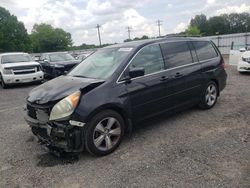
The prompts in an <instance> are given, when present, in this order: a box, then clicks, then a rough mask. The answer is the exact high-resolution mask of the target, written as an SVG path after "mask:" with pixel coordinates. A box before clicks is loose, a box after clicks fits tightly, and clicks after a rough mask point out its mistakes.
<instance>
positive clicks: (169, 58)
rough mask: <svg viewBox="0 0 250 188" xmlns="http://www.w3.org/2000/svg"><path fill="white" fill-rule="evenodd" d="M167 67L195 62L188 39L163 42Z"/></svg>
mask: <svg viewBox="0 0 250 188" xmlns="http://www.w3.org/2000/svg"><path fill="white" fill-rule="evenodd" d="M161 46H162V51H163V56H164V59H165V62H166V66H167V68H174V67H178V66H182V65H187V64H190V63H192V62H193V59H192V55H191V52H190V49H189V46H188V44H187V42H186V41H181V42H169V43H164V44H161Z"/></svg>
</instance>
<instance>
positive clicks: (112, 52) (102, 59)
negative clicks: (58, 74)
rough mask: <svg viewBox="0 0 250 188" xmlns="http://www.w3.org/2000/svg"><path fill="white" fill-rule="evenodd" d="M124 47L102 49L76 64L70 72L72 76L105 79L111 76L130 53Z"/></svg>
mask: <svg viewBox="0 0 250 188" xmlns="http://www.w3.org/2000/svg"><path fill="white" fill-rule="evenodd" d="M122 49H123V48H106V49H101V50H99V51H97V52H95V53H94V54H92V55H91V56H89V57H88V58H86V59H85V60H83V61H82V63H80V64H79V65H78V66H76V67H75V68H74V69H73V70H72V71H71V72H70V73H69V75H70V76H76V77H88V78H98V79H103V80H105V79H106V78H108V77H109V76H111V75H112V74H113V73H114V72H115V70H116V68H117V67H118V66H119V65H120V64H121V62H122V61H123V60H124V59H125V58H126V57H127V55H128V54H129V53H130V51H129V50H122Z"/></svg>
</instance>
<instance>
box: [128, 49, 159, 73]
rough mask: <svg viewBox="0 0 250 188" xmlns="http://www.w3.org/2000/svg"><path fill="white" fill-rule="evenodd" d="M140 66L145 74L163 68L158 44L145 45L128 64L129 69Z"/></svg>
mask: <svg viewBox="0 0 250 188" xmlns="http://www.w3.org/2000/svg"><path fill="white" fill-rule="evenodd" d="M139 67H142V68H144V70H145V75H147V74H151V73H154V72H158V71H161V70H164V61H163V57H162V54H161V49H160V46H159V44H153V45H149V46H146V47H144V48H142V49H141V51H139V53H138V54H137V55H136V56H135V57H134V59H133V60H132V62H131V63H130V65H129V69H130V70H132V69H133V68H139Z"/></svg>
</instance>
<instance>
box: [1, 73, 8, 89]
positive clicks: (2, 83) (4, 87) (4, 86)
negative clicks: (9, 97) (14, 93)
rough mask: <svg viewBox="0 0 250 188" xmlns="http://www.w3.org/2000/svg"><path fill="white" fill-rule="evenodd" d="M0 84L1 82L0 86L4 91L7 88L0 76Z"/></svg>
mask: <svg viewBox="0 0 250 188" xmlns="http://www.w3.org/2000/svg"><path fill="white" fill-rule="evenodd" d="M0 82H1V86H2V88H3V89H6V88H7V84H5V82H4V80H3V77H2V74H0Z"/></svg>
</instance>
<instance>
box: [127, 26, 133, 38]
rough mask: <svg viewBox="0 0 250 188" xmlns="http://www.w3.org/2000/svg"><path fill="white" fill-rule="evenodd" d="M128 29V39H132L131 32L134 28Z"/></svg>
mask: <svg viewBox="0 0 250 188" xmlns="http://www.w3.org/2000/svg"><path fill="white" fill-rule="evenodd" d="M126 29H127V30H128V38H129V39H131V37H130V33H131V30H132V27H129V26H128V27H126Z"/></svg>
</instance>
